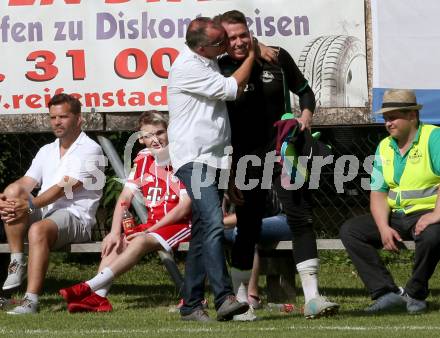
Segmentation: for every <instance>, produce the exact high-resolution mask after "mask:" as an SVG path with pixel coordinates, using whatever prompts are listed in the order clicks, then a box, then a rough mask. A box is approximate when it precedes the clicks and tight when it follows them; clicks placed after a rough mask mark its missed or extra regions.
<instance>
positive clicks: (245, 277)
mask: <svg viewBox="0 0 440 338" xmlns="http://www.w3.org/2000/svg"><path fill="white" fill-rule="evenodd" d="M251 273H252V270H239V269H237V268H231V278H232V286H233V287H234V293H235V295H236V297H237V300H238V301H239V302H244V303H247V302H248V299H247V296H248V293H247V287H248V285H249V280H250V279H251Z"/></svg>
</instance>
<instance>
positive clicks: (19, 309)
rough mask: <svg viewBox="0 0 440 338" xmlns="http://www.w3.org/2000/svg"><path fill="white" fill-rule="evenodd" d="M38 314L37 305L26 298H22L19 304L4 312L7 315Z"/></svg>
mask: <svg viewBox="0 0 440 338" xmlns="http://www.w3.org/2000/svg"><path fill="white" fill-rule="evenodd" d="M37 312H38V303H35V302H33V301H31V300H30V299H28V298H23V300H22V302H21V304H20V305H19V306H16V307H15V308H13V309H12V310H10V311H8V312H6V313H7V314H9V315H29V314H33V313H37Z"/></svg>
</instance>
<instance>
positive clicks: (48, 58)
mask: <svg viewBox="0 0 440 338" xmlns="http://www.w3.org/2000/svg"><path fill="white" fill-rule="evenodd" d="M38 58H41V59H43V61H40V62H37V63H36V64H35V68H36V69H40V70H42V71H43V74H39V73H38V72H36V71H28V72H26V74H25V76H26V78H27V79H28V80H31V81H37V82H40V81H49V80H52V79H53V78H55V76H57V74H58V68H57V67H56V66H54V65H53V63H54V62H55V59H56V57H55V54H54V53H52V52H51V51H48V50H37V51H35V52H32V53H30V54H29V55H28V57H27V58H26V60H27V61H36V60H37V59H38Z"/></svg>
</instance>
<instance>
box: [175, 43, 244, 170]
mask: <svg viewBox="0 0 440 338" xmlns="http://www.w3.org/2000/svg"><path fill="white" fill-rule="evenodd" d="M236 95H237V81H236V80H235V78H233V77H232V76H231V77H228V78H226V77H224V76H223V75H221V74H220V69H219V66H218V64H217V61H216V60H211V59H207V58H205V57H203V56H200V55H198V54H196V53H194V52H193V51H192V50H191V49H189V48H188V47H187V46H185V48H184V50H183V51H181V53H180V54H179V56H178V57H177V59H176V60H175V61H174V63H173V65H172V67H171V70H170V73H169V76H168V110H169V113H170V123H169V126H168V139H169V149H170V158H171V163H172V165H173V168H174V170H175V171H177V170H178V169H179V168H180V167H181V166H183V165H184V164H186V163H189V162H202V163H207V164H209V165H210V166H213V167H215V168H228V167H229V157H228V153H230V152H231V151H230V150H231V149H230V148H227V147H228V146H230V144H231V127H230V124H229V117H228V112H227V109H226V103H225V101H232V100H235V98H236ZM225 152H226V154H225Z"/></svg>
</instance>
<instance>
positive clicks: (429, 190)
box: [379, 125, 440, 214]
mask: <svg viewBox="0 0 440 338" xmlns="http://www.w3.org/2000/svg"><path fill="white" fill-rule="evenodd" d="M435 128H437V127H435V126H432V125H422V128H421V131H420V136H419V141H418V142H417V143H414V144H413V145H412V148H411V149H410V151H409V153H408V155H407V160H406V164H405V168H404V170H403V173H402V177H401V178H400V183H399V185H397V184H396V182H394V150H393V148H392V146H391V136H389V137H387V138H385V139H384V140H382V141H381V143H380V144H379V154H380V157H381V161H382V168H383V176H384V180H385V182H386V183H387V185H388V186H389V188H390V190H389V192H388V204H389V206H390V208H391V209H392V210H397V209H400V210H403V211H404V212H405V213H407V214H409V213H412V212H415V211H420V210H430V209H434V207H435V203H436V201H437V190H438V187H439V183H440V176H437V175H436V174H435V173H434V172H433V171H432V168H431V159H430V155H429V149H428V141H429V136H430V135H431V132H432V131H433V130H434V129H435Z"/></svg>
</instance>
